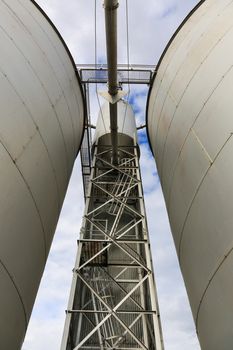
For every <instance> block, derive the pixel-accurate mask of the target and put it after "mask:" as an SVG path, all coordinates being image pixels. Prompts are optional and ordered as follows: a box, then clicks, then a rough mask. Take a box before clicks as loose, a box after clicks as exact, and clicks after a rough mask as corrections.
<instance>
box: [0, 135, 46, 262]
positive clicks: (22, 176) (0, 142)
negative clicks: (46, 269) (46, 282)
mask: <svg viewBox="0 0 233 350" xmlns="http://www.w3.org/2000/svg"><path fill="white" fill-rule="evenodd" d="M0 144H1V145H2V146H3V148H4V149H5V151H6V153H7V154H8V156H9V157H10V159H11V160H12V163H13V164H14V166H15V167H16V169H17V170H18V172H19V174H20V176H21V178H22V179H23V182H24V184H25V185H26V187H27V189H28V191H29V193H30V196H31V198H32V200H33V203H34V205H35V208H36V211H37V213H38V217H39V220H40V223H41V228H42V231H43V243H44V255H45V257H44V261H45V263H46V256H47V244H46V233H45V228H44V225H43V221H42V218H41V215H40V211H39V208H38V207H37V204H36V200H35V198H34V196H33V193H32V190H31V188H30V186H29V184H28V183H27V181H26V179H25V177H24V175H23V173H22V172H21V170H20V169H19V167H18V165H17V163H16V162H15V160H14V159H13V157H12V156H11V154H10V152H9V151H8V149H7V148H6V146H5V145H4V143H3V142H2V140H0Z"/></svg>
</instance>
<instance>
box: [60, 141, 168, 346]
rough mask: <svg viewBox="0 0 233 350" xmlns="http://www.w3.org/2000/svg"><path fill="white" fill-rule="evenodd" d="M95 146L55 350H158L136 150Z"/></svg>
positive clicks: (159, 337)
mask: <svg viewBox="0 0 233 350" xmlns="http://www.w3.org/2000/svg"><path fill="white" fill-rule="evenodd" d="M119 153H120V154H121V160H120V162H119V164H118V165H113V164H111V146H98V145H96V146H95V151H94V157H93V165H92V169H91V175H90V184H89V188H88V193H87V199H86V207H85V215H84V218H83V224H82V229H81V232H80V239H79V240H78V251H77V258H76V264H75V267H74V270H73V282H72V287H71V293H70V299H69V304H68V310H67V312H66V322H65V328H64V334H63V339H62V346H61V350H78V349H93V350H94V349H100V350H105V349H106V350H107V349H121V350H134V349H135V350H136V349H143V350H162V349H163V340H162V333H161V326H160V316H159V310H158V302H157V294H156V287H155V281H154V275H153V267H152V259H151V252H150V243H149V237H148V229H147V222H146V214H145V207H144V200H143V190H142V182H141V175H140V168H139V157H138V147H137V145H136V142H134V144H133V145H132V147H129V148H125V147H120V146H119Z"/></svg>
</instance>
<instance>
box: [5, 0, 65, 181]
mask: <svg viewBox="0 0 233 350" xmlns="http://www.w3.org/2000/svg"><path fill="white" fill-rule="evenodd" d="M1 1H4V0H1ZM0 28H1V29H2V30H3V32H4V33H5V34H6V35H7V37H8V38H9V39H11V41H12V42H13V43H14V45H15V47H16V48H17V50H18V51H19V52H20V53H21V55H22V56H23V57H24V59H25V62H26V63H27V64H28V65H29V66H30V67H31V70H32V72H33V73H34V75H35V76H36V78H37V79H38V81H39V82H40V85H41V87H42V89H43V90H44V92H45V95H46V96H47V98H48V100H49V102H50V106H51V107H52V110H53V112H54V114H55V117H56V120H57V123H58V126H59V129H60V132H61V137H62V140H63V144H64V150H65V154H66V156H65V161H66V178H67V181H68V179H69V176H68V168H69V167H68V156H67V154H68V153H67V148H66V143H65V138H64V134H63V130H62V127H61V123H60V120H59V117H58V115H57V111H56V109H55V106H54V104H53V103H52V100H51V98H50V96H49V94H48V92H47V90H46V88H45V86H44V84H43V82H42V81H41V79H40V77H39V75H38V74H37V73H36V71H35V70H34V68H33V66H32V65H31V63H30V61H29V60H28V59H27V57H26V56H25V55H24V53H23V51H22V50H21V49H20V48H19V47H18V45H17V44H16V42H15V41H14V40H13V38H11V37H10V36H9V34H8V33H7V32H6V30H5V29H4V28H3V27H2V26H0Z"/></svg>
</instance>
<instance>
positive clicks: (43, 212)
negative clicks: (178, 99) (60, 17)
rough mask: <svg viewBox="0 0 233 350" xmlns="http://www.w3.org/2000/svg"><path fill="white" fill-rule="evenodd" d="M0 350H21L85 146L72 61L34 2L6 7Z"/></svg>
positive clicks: (1, 60) (2, 15)
mask: <svg viewBox="0 0 233 350" xmlns="http://www.w3.org/2000/svg"><path fill="white" fill-rule="evenodd" d="M0 43H1V55H0V91H1V93H0V108H1V114H0V169H1V173H0V225H1V232H0V348H1V349H14V350H15V349H19V348H20V347H21V344H22V341H23V338H24V335H25V331H26V328H27V324H28V320H29V318H30V314H31V310H32V306H33V303H34V300H35V296H36V293H37V289H38V286H39V283H40V279H41V276H42V273H43V270H44V266H45V262H46V258H47V255H48V252H49V248H50V244H51V241H52V238H53V234H54V231H55V227H56V224H57V220H58V217H59V214H60V210H61V206H62V203H63V199H64V196H65V193H66V189H67V185H68V182H69V178H70V175H71V171H72V167H73V163H74V160H75V158H76V155H77V152H78V150H79V147H80V142H81V138H82V133H83V124H84V111H83V109H84V104H83V96H82V92H81V86H80V83H79V81H78V77H77V75H76V72H75V66H74V62H73V60H72V58H71V56H70V54H69V52H68V49H67V47H66V46H65V44H64V42H63V41H62V39H61V37H60V35H59V34H58V32H57V31H56V29H55V27H54V26H53V25H52V24H51V22H50V21H49V19H48V18H47V17H46V16H45V14H44V13H43V12H42V10H41V9H40V8H39V7H38V6H37V4H36V3H35V2H33V1H29V0H6V1H3V0H2V1H0Z"/></svg>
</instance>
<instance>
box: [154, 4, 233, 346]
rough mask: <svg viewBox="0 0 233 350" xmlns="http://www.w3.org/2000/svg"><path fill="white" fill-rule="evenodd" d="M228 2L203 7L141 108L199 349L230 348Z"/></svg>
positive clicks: (232, 192) (231, 27)
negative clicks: (144, 105)
mask: <svg viewBox="0 0 233 350" xmlns="http://www.w3.org/2000/svg"><path fill="white" fill-rule="evenodd" d="M232 18H233V2H232V1H231V0H221V1H218V0H206V1H205V2H203V4H202V5H201V6H200V7H199V8H198V9H197V10H196V11H195V12H194V13H193V15H192V16H191V17H190V18H189V19H188V20H187V21H186V22H185V24H184V25H183V27H182V28H181V29H180V31H179V32H178V33H177V35H176V37H175V38H174V40H173V41H172V42H171V44H170V47H169V48H168V49H167V51H166V53H165V55H164V58H163V60H162V62H161V64H160V67H159V69H158V72H157V76H156V78H155V80H154V84H153V87H152V90H151V94H150V100H149V103H148V133H149V137H150V142H151V145H152V149H153V152H154V155H155V158H156V162H157V167H158V171H159V175H160V179H161V182H162V186H163V192H164V196H165V200H166V204H167V209H168V214H169V219H170V223H171V227H172V232H173V236H174V240H175V244H176V248H177V252H178V255H179V260H180V265H181V269H182V272H183V276H184V280H185V284H186V287H187V291H188V294H189V298H190V303H191V306H192V311H193V316H194V319H195V322H196V326H197V332H198V336H199V339H200V343H201V346H202V349H204V350H219V349H223V350H230V349H232V342H233V328H232V327H231V326H230V325H232V323H233V302H232V295H233V276H232V270H233V264H232V254H231V252H232V250H233V233H232V227H233V216H232V203H233V183H232V172H233V162H232V153H233V141H232V131H233V118H232V110H233V99H232V88H233V50H232V40H233V21H232Z"/></svg>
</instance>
